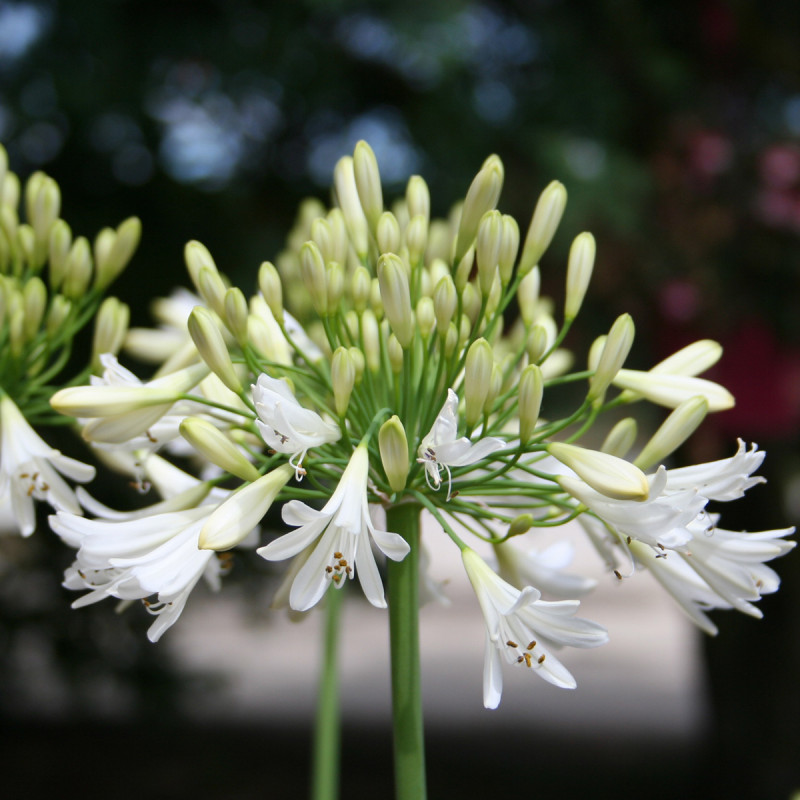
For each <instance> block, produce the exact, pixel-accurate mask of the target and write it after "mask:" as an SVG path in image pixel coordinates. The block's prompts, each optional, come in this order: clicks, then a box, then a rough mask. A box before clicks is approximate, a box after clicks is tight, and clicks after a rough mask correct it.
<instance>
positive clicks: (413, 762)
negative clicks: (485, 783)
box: [386, 503, 426, 800]
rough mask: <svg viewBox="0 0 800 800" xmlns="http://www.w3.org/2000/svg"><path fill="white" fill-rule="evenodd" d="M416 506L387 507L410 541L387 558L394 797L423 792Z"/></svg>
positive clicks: (391, 523)
mask: <svg viewBox="0 0 800 800" xmlns="http://www.w3.org/2000/svg"><path fill="white" fill-rule="evenodd" d="M420 510H421V509H420V507H419V506H418V505H414V504H411V503H409V504H400V505H396V506H393V507H391V508H389V509H388V510H387V512H386V522H387V529H388V530H390V531H397V532H398V533H400V534H402V535H403V536H404V537H405V539H406V540H407V541H408V543H409V545H411V552H409V554H408V555H407V556H406V557H405V558H404V559H403V560H402V561H399V562H397V561H391V560H390V561H389V562H388V572H389V575H388V582H389V633H390V637H391V660H392V720H393V726H394V770H395V800H424V798H425V796H426V789H425V742H424V737H423V727H422V690H421V682H420V660H419V544H420V543H419V520H420Z"/></svg>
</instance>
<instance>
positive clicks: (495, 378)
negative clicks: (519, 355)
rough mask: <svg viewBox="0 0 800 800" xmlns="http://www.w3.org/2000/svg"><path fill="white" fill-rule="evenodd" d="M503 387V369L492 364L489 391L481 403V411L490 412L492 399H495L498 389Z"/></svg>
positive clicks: (492, 406)
mask: <svg viewBox="0 0 800 800" xmlns="http://www.w3.org/2000/svg"><path fill="white" fill-rule="evenodd" d="M502 388H503V370H502V369H500V365H499V364H492V376H491V378H490V379H489V391H488V392H487V393H486V401H485V402H484V404H483V413H484V414H491V413H492V411H493V410H494V401H495V400H497V398H498V396H499V394H500V389H502Z"/></svg>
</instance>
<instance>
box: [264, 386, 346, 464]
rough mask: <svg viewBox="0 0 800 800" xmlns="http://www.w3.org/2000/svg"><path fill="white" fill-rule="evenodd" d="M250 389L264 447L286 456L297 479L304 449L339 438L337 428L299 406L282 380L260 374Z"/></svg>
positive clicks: (339, 434)
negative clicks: (264, 443)
mask: <svg viewBox="0 0 800 800" xmlns="http://www.w3.org/2000/svg"><path fill="white" fill-rule="evenodd" d="M252 390H253V401H254V402H255V406H256V412H257V413H258V416H259V419H258V420H256V424H257V425H258V429H259V430H260V431H261V436H262V437H263V439H264V441H265V442H266V443H267V446H268V447H271V448H272V449H273V450H275V451H276V452H278V453H286V454H288V455H289V456H290V458H289V463H290V464H291V465H292V466H293V467H294V468H295V472H296V475H297V479H298V480H299V479H300V478H301V477H302V475H303V471H302V462H303V458H305V455H306V453H307V452H308V450H310V449H311V448H312V447H319V446H320V445H323V444H328V443H329V442H336V441H338V440H339V438H340V437H341V435H342V433H341V431H340V430H339V427H338V425H335V424H334V423H332V422H326V421H325V420H324V419H322V417H321V416H320V415H319V414H317V412H316V411H312V410H311V409H310V408H304V407H303V406H301V405H300V403H298V402H297V398H296V397H295V396H294V395H293V394H292V390H291V389H290V388H289V385H288V384H287V383H286V381H283V380H278V379H276V378H271V377H270V376H269V375H266V374H263V373H262V374H261V375H259V377H258V382H257V383H256V385H255V386H253V387H252Z"/></svg>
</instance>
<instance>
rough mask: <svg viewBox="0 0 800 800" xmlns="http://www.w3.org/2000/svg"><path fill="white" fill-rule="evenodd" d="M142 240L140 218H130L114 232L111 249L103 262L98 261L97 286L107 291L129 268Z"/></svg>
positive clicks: (106, 253)
mask: <svg viewBox="0 0 800 800" xmlns="http://www.w3.org/2000/svg"><path fill="white" fill-rule="evenodd" d="M141 238H142V223H141V220H140V219H139V218H138V217H129V218H128V219H126V220H125V221H124V222H122V223H121V224H120V225H119V227H118V228H117V230H116V231H115V232H114V237H113V240H111V239H109V241H110V242H111V247H110V249H109V250H108V251H107V252H105V253H104V257H103V259H102V262H101V261H100V260H96V264H97V272H96V275H95V286H96V287H97V288H98V289H105V288H106V287H107V286H109V285H110V284H111V283H112V282H113V281H114V280H115V279H116V278H117V277H119V275H120V273H121V272H122V271H123V270H124V269H125V267H127V266H128V263H129V262H130V260H131V258H133V254H134V253H135V252H136V248H137V247H138V246H139V240H140V239H141Z"/></svg>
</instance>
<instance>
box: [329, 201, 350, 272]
mask: <svg viewBox="0 0 800 800" xmlns="http://www.w3.org/2000/svg"><path fill="white" fill-rule="evenodd" d="M326 219H327V220H328V229H329V230H330V233H331V256H330V258H326V261H338V262H339V263H340V264H346V263H347V255H348V252H349V250H350V237H349V236H348V235H347V223H346V222H345V221H344V214H342V209H341V208H336V207H335V206H334V208H332V209H331V210H330V211H329V212H328V216H327V217H326Z"/></svg>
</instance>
